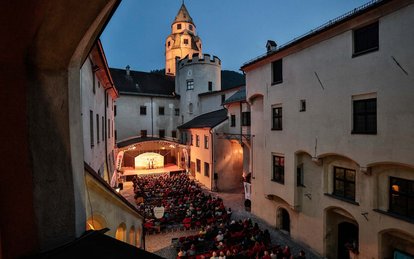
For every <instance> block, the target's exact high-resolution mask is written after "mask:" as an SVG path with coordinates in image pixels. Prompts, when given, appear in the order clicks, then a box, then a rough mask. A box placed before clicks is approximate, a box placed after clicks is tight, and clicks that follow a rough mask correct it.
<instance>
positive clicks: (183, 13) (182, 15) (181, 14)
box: [174, 3, 194, 24]
mask: <svg viewBox="0 0 414 259" xmlns="http://www.w3.org/2000/svg"><path fill="white" fill-rule="evenodd" d="M175 22H189V23H193V19H192V18H191V16H190V13H189V12H188V10H187V8H186V7H185V5H184V3H183V4H182V5H181V7H180V10H178V13H177V16H175V20H174V23H175ZM193 24H194V23H193Z"/></svg>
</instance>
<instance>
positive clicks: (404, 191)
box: [389, 177, 414, 219]
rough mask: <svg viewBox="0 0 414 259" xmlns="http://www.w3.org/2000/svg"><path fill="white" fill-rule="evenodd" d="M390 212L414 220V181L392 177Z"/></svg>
mask: <svg viewBox="0 0 414 259" xmlns="http://www.w3.org/2000/svg"><path fill="white" fill-rule="evenodd" d="M389 195H390V197H389V198H390V205H389V212H392V213H395V214H398V215H400V216H404V217H408V218H410V219H414V181H412V180H406V179H402V178H396V177H390V194H389Z"/></svg>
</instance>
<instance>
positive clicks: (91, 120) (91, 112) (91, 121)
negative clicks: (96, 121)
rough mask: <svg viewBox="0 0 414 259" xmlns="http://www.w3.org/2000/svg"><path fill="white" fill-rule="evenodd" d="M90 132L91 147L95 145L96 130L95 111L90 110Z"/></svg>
mask: <svg viewBox="0 0 414 259" xmlns="http://www.w3.org/2000/svg"><path fill="white" fill-rule="evenodd" d="M89 134H90V138H91V148H92V147H93V146H94V144H95V140H94V137H93V136H94V134H95V132H94V130H93V111H92V110H89Z"/></svg>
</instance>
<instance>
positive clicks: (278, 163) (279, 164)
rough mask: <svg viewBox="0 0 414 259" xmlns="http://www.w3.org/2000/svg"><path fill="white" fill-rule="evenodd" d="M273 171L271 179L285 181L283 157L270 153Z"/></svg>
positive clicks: (282, 182)
mask: <svg viewBox="0 0 414 259" xmlns="http://www.w3.org/2000/svg"><path fill="white" fill-rule="evenodd" d="M272 159H273V171H272V181H274V182H278V183H281V184H284V183H285V158H284V157H283V156H277V155H272Z"/></svg>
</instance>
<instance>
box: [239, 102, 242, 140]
mask: <svg viewBox="0 0 414 259" xmlns="http://www.w3.org/2000/svg"><path fill="white" fill-rule="evenodd" d="M239 107H240V145H241V146H242V147H243V135H242V133H243V129H242V127H243V126H242V125H243V116H242V102H240V105H239Z"/></svg>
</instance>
